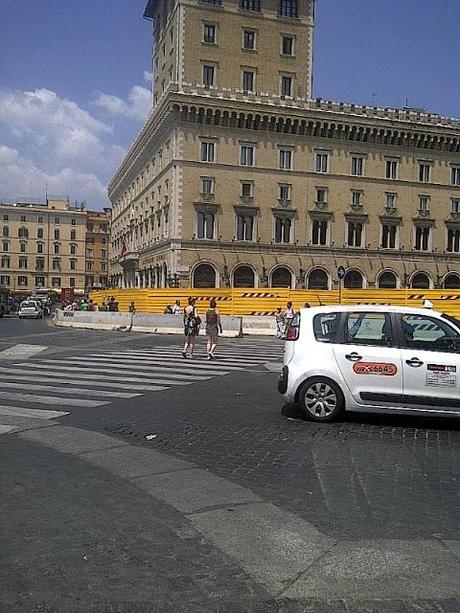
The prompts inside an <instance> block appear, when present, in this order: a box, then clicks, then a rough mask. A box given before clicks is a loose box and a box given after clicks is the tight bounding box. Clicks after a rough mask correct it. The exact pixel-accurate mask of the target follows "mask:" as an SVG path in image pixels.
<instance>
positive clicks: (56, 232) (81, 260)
mask: <svg viewBox="0 0 460 613" xmlns="http://www.w3.org/2000/svg"><path fill="white" fill-rule="evenodd" d="M0 233H1V239H0V240H1V245H0V246H1V250H0V286H1V287H5V288H7V289H9V290H10V291H11V292H13V293H23V294H34V293H35V292H36V291H37V290H43V289H53V290H57V291H59V290H61V289H62V288H68V287H71V288H74V289H75V290H80V291H82V290H83V288H84V282H85V233H86V213H85V212H84V211H83V210H82V209H81V208H73V207H71V206H70V205H69V203H68V202H67V201H62V200H47V201H44V202H43V203H42V204H40V203H33V202H31V203H29V202H27V203H26V202H17V203H14V204H11V205H6V204H0Z"/></svg>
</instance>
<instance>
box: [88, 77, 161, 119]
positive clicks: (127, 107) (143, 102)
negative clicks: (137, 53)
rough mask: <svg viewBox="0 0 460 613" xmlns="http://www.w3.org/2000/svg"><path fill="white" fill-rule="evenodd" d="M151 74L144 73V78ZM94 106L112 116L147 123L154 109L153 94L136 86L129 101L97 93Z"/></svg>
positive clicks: (129, 95) (129, 96)
mask: <svg viewBox="0 0 460 613" xmlns="http://www.w3.org/2000/svg"><path fill="white" fill-rule="evenodd" d="M148 74H150V73H147V72H144V78H145V79H146V80H147V77H146V75H148ZM93 104H94V105H95V106H97V107H99V108H102V109H104V110H105V111H106V112H107V113H109V114H110V115H119V116H123V117H128V118H130V119H136V120H140V121H145V120H146V119H147V116H148V114H149V113H150V110H151V108H152V94H151V92H150V90H149V89H147V88H146V87H142V86H141V85H135V86H134V87H133V88H132V89H131V91H130V92H129V94H128V99H127V100H123V98H119V97H118V96H112V95H110V94H104V93H103V92H97V95H96V98H95V99H94V100H93Z"/></svg>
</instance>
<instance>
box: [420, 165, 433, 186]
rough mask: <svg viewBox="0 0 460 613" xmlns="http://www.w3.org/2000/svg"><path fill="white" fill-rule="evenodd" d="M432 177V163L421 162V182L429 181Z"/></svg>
mask: <svg viewBox="0 0 460 613" xmlns="http://www.w3.org/2000/svg"><path fill="white" fill-rule="evenodd" d="M430 177H431V164H425V163H420V164H419V165H418V180H419V181H420V183H429V182H430Z"/></svg>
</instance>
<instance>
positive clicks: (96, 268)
mask: <svg viewBox="0 0 460 613" xmlns="http://www.w3.org/2000/svg"><path fill="white" fill-rule="evenodd" d="M109 224H110V216H109V211H87V212H86V265H85V270H86V275H85V289H86V290H87V291H89V290H91V289H104V288H105V287H107V275H108V267H109Z"/></svg>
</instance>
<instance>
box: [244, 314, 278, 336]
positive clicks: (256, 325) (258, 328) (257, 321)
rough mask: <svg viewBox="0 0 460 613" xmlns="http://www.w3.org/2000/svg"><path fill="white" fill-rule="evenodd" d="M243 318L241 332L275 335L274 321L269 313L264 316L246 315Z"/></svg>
mask: <svg viewBox="0 0 460 613" xmlns="http://www.w3.org/2000/svg"><path fill="white" fill-rule="evenodd" d="M242 319H243V334H245V335H246V334H247V335H249V336H251V335H265V336H275V335H276V321H275V318H274V317H273V316H271V315H266V316H264V317H258V316H251V315H247V316H245V317H243V318H242Z"/></svg>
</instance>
